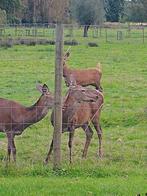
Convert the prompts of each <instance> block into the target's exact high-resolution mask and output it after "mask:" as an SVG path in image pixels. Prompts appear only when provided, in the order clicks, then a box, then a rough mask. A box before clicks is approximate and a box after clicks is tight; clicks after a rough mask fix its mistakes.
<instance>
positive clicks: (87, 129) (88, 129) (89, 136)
mask: <svg viewBox="0 0 147 196" xmlns="http://www.w3.org/2000/svg"><path fill="white" fill-rule="evenodd" d="M82 128H83V130H84V131H85V133H86V141H85V146H84V150H83V155H82V157H83V158H86V156H87V151H88V147H89V144H90V142H91V139H92V136H93V131H92V129H91V127H90V125H88V124H86V125H84V126H82Z"/></svg>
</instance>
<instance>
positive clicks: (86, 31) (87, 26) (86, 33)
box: [83, 25, 90, 37]
mask: <svg viewBox="0 0 147 196" xmlns="http://www.w3.org/2000/svg"><path fill="white" fill-rule="evenodd" d="M89 27H90V25H85V26H84V35H83V36H84V37H88V29H89Z"/></svg>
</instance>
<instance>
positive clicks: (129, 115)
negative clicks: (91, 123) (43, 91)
mask: <svg viewBox="0 0 147 196" xmlns="http://www.w3.org/2000/svg"><path fill="white" fill-rule="evenodd" d="M66 39H67V38H66ZM78 39H79V41H80V42H81V43H82V44H81V45H79V46H73V47H72V49H71V51H72V52H71V53H72V55H71V58H70V59H69V65H70V67H73V68H74V67H75V68H84V67H94V66H95V65H96V63H97V62H101V64H102V70H103V78H102V86H103V88H104V95H105V104H104V108H103V110H102V116H101V124H102V128H103V148H104V158H103V159H102V160H99V159H98V158H97V157H96V152H97V147H98V140H97V135H96V133H94V136H93V139H92V142H91V145H90V147H89V152H88V157H87V159H86V160H82V159H81V154H82V149H83V145H84V141H85V135H84V132H83V131H82V130H80V129H79V130H77V132H76V134H75V139H74V149H73V151H74V152H73V164H72V165H69V160H68V159H69V157H68V147H67V140H68V135H67V134H63V136H62V166H63V169H62V170H61V171H59V172H56V173H55V172H53V171H52V164H51V163H50V164H49V165H48V166H43V160H44V158H45V156H46V153H47V150H48V145H49V143H50V141H51V138H52V133H53V128H52V126H51V124H50V120H49V119H50V113H49V115H48V116H47V117H46V118H45V119H44V120H42V121H41V122H39V123H38V124H36V125H34V126H32V127H30V128H28V129H27V130H25V131H24V133H23V134H22V136H19V137H16V140H15V141H16V146H17V165H16V166H14V165H13V164H11V165H10V166H9V168H6V167H5V161H4V159H5V156H6V148H7V140H6V138H5V135H4V134H0V195H129V196H130V195H132V196H134V195H137V194H138V193H140V194H141V195H145V193H146V192H147V170H146V169H147V167H146V166H147V55H146V51H147V44H146V45H145V44H142V43H140V42H136V41H135V39H133V41H132V43H131V44H129V43H127V42H125V41H118V42H114V43H109V42H108V43H106V42H103V43H102V42H99V41H98V40H97V43H98V44H99V47H95V48H94V47H93V48H92V47H88V46H87V43H88V42H89V41H91V42H94V41H95V38H87V39H83V38H82V37H81V38H78ZM67 48H68V47H67V46H66V47H65V50H66V49H67ZM0 70H1V77H0V89H1V90H0V97H5V98H9V99H13V100H17V101H19V102H21V103H22V104H24V105H26V106H29V105H32V104H33V103H34V102H35V101H36V100H37V99H38V97H39V96H40V94H39V92H37V90H36V88H35V85H36V82H38V81H40V82H42V83H47V84H48V86H49V88H50V90H51V91H52V92H54V46H51V45H49V46H48V45H46V46H43V45H36V46H20V45H18V46H14V47H12V48H8V49H4V48H0ZM66 90H67V89H66V87H65V84H64V82H63V95H64V94H65V92H66Z"/></svg>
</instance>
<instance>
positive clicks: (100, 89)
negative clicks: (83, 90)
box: [94, 83, 103, 92]
mask: <svg viewBox="0 0 147 196" xmlns="http://www.w3.org/2000/svg"><path fill="white" fill-rule="evenodd" d="M94 86H95V88H96V90H99V91H100V92H103V88H102V86H101V84H99V83H96V84H95V85H94Z"/></svg>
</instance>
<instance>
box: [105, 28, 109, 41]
mask: <svg viewBox="0 0 147 196" xmlns="http://www.w3.org/2000/svg"><path fill="white" fill-rule="evenodd" d="M105 36H106V42H108V32H107V28H105Z"/></svg>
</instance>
